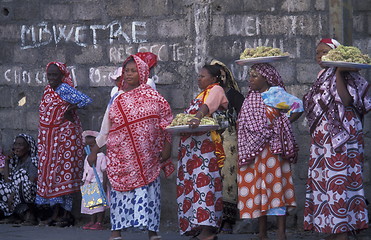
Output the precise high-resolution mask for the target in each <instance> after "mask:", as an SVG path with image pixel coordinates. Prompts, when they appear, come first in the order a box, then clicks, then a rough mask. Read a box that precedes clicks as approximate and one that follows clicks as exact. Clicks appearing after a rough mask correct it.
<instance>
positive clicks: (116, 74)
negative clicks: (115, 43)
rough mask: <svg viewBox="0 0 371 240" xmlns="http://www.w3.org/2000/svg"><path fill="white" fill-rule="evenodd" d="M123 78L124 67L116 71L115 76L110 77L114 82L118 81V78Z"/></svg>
mask: <svg viewBox="0 0 371 240" xmlns="http://www.w3.org/2000/svg"><path fill="white" fill-rule="evenodd" d="M121 76H122V67H119V68H117V69H116V70H115V72H114V73H113V74H111V75H110V78H111V80H112V81H116V79H117V78H118V77H121Z"/></svg>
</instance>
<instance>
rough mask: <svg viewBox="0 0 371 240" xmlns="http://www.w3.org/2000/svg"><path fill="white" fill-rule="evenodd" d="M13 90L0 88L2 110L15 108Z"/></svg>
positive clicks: (0, 106)
mask: <svg viewBox="0 0 371 240" xmlns="http://www.w3.org/2000/svg"><path fill="white" fill-rule="evenodd" d="M13 93H14V91H13V90H9V88H8V87H5V86H2V87H0V108H11V107H12V106H13V97H12V96H13Z"/></svg>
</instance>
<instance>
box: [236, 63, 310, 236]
mask: <svg viewBox="0 0 371 240" xmlns="http://www.w3.org/2000/svg"><path fill="white" fill-rule="evenodd" d="M249 84H250V89H249V92H248V94H247V97H246V99H245V101H244V103H243V105H242V109H241V112H240V115H239V117H238V123H237V124H238V158H239V160H238V161H239V162H238V163H239V171H238V208H239V210H240V216H241V218H259V238H260V239H268V235H267V215H275V216H277V220H278V221H277V222H278V236H277V238H276V239H280V240H284V239H286V234H285V229H286V213H287V210H288V208H289V207H295V206H296V202H295V194H294V185H293V181H292V174H291V169H290V163H295V162H296V160H297V152H298V147H297V144H296V142H295V138H294V136H293V133H292V130H291V124H290V123H291V122H293V121H295V120H297V119H298V118H299V117H300V115H301V114H302V112H303V110H304V109H303V107H302V106H303V104H302V101H301V100H300V99H298V98H296V97H295V96H292V95H290V94H288V93H287V92H286V91H285V89H284V84H283V82H282V79H281V76H280V75H279V73H278V72H277V70H276V69H275V68H274V67H273V66H271V65H270V64H267V63H260V64H254V65H253V66H252V67H251V70H250V79H249ZM288 115H289V116H288Z"/></svg>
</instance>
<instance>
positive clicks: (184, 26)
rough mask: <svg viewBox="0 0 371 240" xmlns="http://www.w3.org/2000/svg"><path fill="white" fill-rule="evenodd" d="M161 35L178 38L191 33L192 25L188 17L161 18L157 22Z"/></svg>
mask: <svg viewBox="0 0 371 240" xmlns="http://www.w3.org/2000/svg"><path fill="white" fill-rule="evenodd" d="M157 28H158V35H159V37H167V38H169V37H170V38H176V37H185V36H187V35H188V34H189V31H190V25H189V23H188V22H187V20H186V19H167V20H160V21H158V24H157Z"/></svg>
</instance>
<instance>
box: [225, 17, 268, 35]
mask: <svg viewBox="0 0 371 240" xmlns="http://www.w3.org/2000/svg"><path fill="white" fill-rule="evenodd" d="M265 17H266V16H264V19H265ZM225 21H226V32H227V36H228V35H238V36H256V35H259V33H260V30H261V27H260V22H261V21H263V20H262V19H260V17H258V16H254V15H252V16H251V15H248V16H246V15H229V16H226V20H225ZM271 34H272V33H271Z"/></svg>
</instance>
